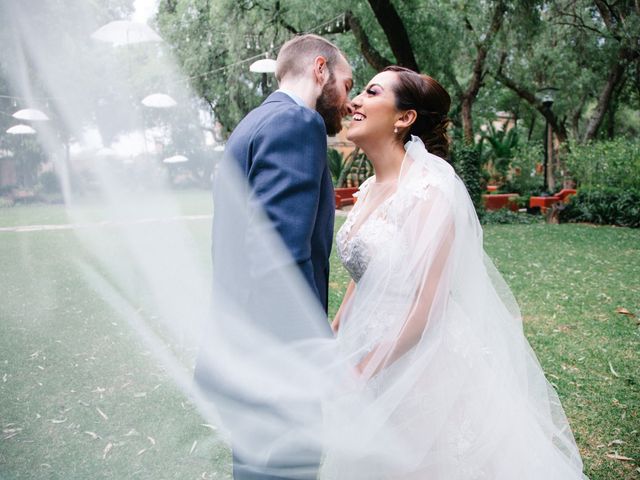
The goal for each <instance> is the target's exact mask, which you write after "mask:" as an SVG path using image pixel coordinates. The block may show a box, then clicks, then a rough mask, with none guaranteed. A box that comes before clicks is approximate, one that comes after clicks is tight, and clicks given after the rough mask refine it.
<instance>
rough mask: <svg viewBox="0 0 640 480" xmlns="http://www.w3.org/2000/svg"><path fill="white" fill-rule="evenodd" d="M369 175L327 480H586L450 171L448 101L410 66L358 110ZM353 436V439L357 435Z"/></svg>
mask: <svg viewBox="0 0 640 480" xmlns="http://www.w3.org/2000/svg"><path fill="white" fill-rule="evenodd" d="M353 107H354V111H355V112H354V115H353V120H352V122H351V125H350V127H349V131H348V138H349V139H350V140H352V141H353V142H354V143H356V145H358V146H359V147H360V148H361V149H362V150H363V151H364V152H365V153H366V155H367V156H368V158H369V159H370V160H371V162H372V164H373V166H374V169H375V176H373V177H371V178H369V179H368V180H367V181H365V182H364V183H363V184H362V186H361V187H360V191H359V193H358V194H357V202H356V204H355V206H354V208H353V210H352V211H351V212H350V214H349V216H348V218H347V220H346V222H345V224H344V225H343V227H342V228H341V230H340V231H339V233H338V235H337V244H338V251H339V255H340V258H341V261H342V262H343V264H344V266H345V267H346V269H347V270H348V271H349V273H350V274H351V276H352V281H351V283H350V285H349V287H348V289H347V292H346V294H345V297H344V300H343V303H342V305H341V307H340V309H339V311H338V313H337V315H336V318H335V319H334V322H333V324H332V328H333V330H334V332H335V333H336V338H337V341H338V344H339V347H340V349H341V351H342V352H343V353H344V354H345V355H346V356H347V357H348V358H349V359H350V361H351V363H352V364H353V365H354V367H355V373H354V375H353V376H354V379H355V381H354V384H353V385H352V386H350V387H349V388H347V389H346V390H345V391H341V392H340V393H337V394H336V396H335V398H333V399H331V400H330V401H328V402H326V405H325V406H324V421H325V425H326V431H327V432H330V435H332V436H334V438H336V439H344V438H346V437H348V436H351V437H353V438H357V443H358V445H357V447H354V448H353V449H349V448H347V447H345V444H347V442H344V441H342V442H341V441H336V442H335V444H336V445H337V446H335V447H332V446H331V445H330V446H329V447H327V448H325V455H324V461H323V465H322V468H321V473H320V477H321V478H323V479H331V478H340V479H349V480H352V479H368V480H370V479H374V478H380V479H382V478H384V479H428V480H455V479H460V480H462V479H464V480H472V479H491V480H500V479H504V480H513V479H519V480H528V479H530V480H552V479H557V480H571V479H576V480H578V479H584V478H586V477H585V476H584V475H583V473H582V461H581V458H580V454H579V452H578V449H577V446H576V444H575V441H574V438H573V435H572V433H571V430H570V427H569V424H568V422H567V419H566V417H565V415H564V412H563V409H562V406H561V404H560V401H559V399H558V396H557V394H556V392H555V391H554V389H553V388H552V387H551V385H550V384H549V383H548V382H547V380H546V379H545V376H544V373H543V370H542V368H541V366H540V365H539V363H538V361H537V359H536V357H535V354H534V353H533V351H532V350H531V348H530V346H529V344H528V343H527V340H526V339H525V337H524V334H523V330H522V319H521V316H520V312H519V310H518V306H517V304H516V302H515V300H514V298H513V296H512V294H511V293H510V291H509V288H508V287H507V285H506V284H505V283H504V281H503V280H502V278H501V276H500V274H499V273H498V272H497V271H496V269H495V268H494V266H493V264H492V263H491V261H490V260H489V258H488V257H487V256H486V255H485V253H484V250H483V245H482V229H481V227H480V224H479V223H478V219H477V216H476V213H475V210H474V208H473V205H472V202H471V200H470V198H469V195H468V193H467V191H466V189H465V187H464V185H463V183H462V182H461V180H460V179H459V178H458V177H457V176H456V174H455V172H454V170H453V168H452V167H451V166H450V165H449V164H448V163H447V162H446V161H445V160H443V158H446V157H447V155H448V145H449V142H448V138H447V132H446V130H447V125H448V122H449V120H448V118H447V113H448V111H449V107H450V98H449V95H448V94H447V92H446V91H445V90H444V88H443V87H442V86H440V84H438V82H437V81H435V80H434V79H433V78H431V77H428V76H426V75H419V74H417V73H415V72H413V71H410V70H407V69H404V68H401V67H389V68H387V69H385V70H384V71H383V72H381V73H379V74H378V75H376V76H375V77H374V78H373V79H372V80H371V82H370V83H369V84H368V85H367V87H366V89H365V91H364V92H363V93H361V94H360V95H358V96H357V97H356V98H355V99H354V100H353ZM353 425H357V426H358V429H359V431H358V432H355V433H354V432H353V431H351V430H350V429H351V428H352V426H353Z"/></svg>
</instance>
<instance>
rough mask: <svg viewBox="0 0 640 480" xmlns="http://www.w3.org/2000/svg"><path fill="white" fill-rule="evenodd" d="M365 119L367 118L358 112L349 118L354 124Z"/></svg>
mask: <svg viewBox="0 0 640 480" xmlns="http://www.w3.org/2000/svg"><path fill="white" fill-rule="evenodd" d="M365 118H367V116H366V115H364V114H363V113H360V112H356V113H354V114H353V116H352V117H351V119H352V121H354V122H361V121H362V120H364V119H365Z"/></svg>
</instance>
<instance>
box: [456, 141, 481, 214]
mask: <svg viewBox="0 0 640 480" xmlns="http://www.w3.org/2000/svg"><path fill="white" fill-rule="evenodd" d="M452 163H453V166H454V168H455V169H456V172H457V173H458V175H459V176H460V178H461V179H462V181H463V182H464V184H465V186H466V187H467V191H468V192H469V196H470V197H471V200H472V201H473V205H474V206H475V207H476V212H478V216H479V217H481V216H482V212H483V210H484V207H483V205H482V192H483V187H482V165H481V159H480V153H479V152H478V150H477V148H476V147H475V146H473V147H471V146H466V145H462V144H458V145H456V146H455V148H454V149H453V152H452Z"/></svg>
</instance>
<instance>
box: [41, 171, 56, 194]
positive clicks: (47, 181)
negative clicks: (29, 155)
mask: <svg viewBox="0 0 640 480" xmlns="http://www.w3.org/2000/svg"><path fill="white" fill-rule="evenodd" d="M38 180H40V185H41V186H42V192H43V193H49V194H51V193H60V192H61V191H62V188H61V187H60V179H59V178H58V176H57V175H56V173H55V172H51V171H49V172H44V173H43V174H42V175H40V177H39V178H38Z"/></svg>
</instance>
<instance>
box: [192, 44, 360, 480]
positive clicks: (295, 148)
mask: <svg viewBox="0 0 640 480" xmlns="http://www.w3.org/2000/svg"><path fill="white" fill-rule="evenodd" d="M276 78H277V80H278V84H279V87H280V88H279V89H278V90H277V91H276V92H274V93H273V94H271V95H270V96H269V97H268V98H267V99H266V100H265V101H264V102H263V103H262V105H260V106H259V107H258V108H256V109H254V110H253V111H251V112H250V113H249V114H248V115H247V116H246V117H245V118H244V119H243V120H242V121H241V122H240V123H239V124H238V125H237V127H236V128H235V130H234V131H233V133H232V134H231V136H230V137H229V140H228V141H227V144H226V148H225V158H224V160H223V161H222V164H221V165H220V170H221V171H222V172H223V173H222V175H219V177H218V178H219V179H220V178H225V174H224V172H225V171H226V172H229V171H230V170H235V171H237V172H239V173H240V176H241V177H243V178H244V181H243V183H246V184H247V186H248V192H247V202H248V203H249V204H251V203H255V204H257V205H258V206H259V208H260V209H261V210H262V211H263V212H264V213H265V214H266V217H267V218H268V221H269V223H270V225H271V226H272V227H273V229H275V231H276V232H277V234H278V235H279V237H280V239H281V240H282V243H283V244H284V246H285V247H286V250H287V251H288V254H289V255H290V257H291V259H292V260H293V262H295V264H296V265H297V267H298V269H299V271H300V272H301V273H302V276H303V277H304V279H305V280H306V283H307V284H308V286H309V288H310V290H311V292H312V294H313V297H315V298H317V300H318V303H319V305H321V307H322V308H323V309H324V310H325V312H326V311H327V306H328V283H329V282H328V281H329V255H330V253H331V245H332V241H333V224H334V212H335V203H334V202H335V200H334V198H335V197H334V190H333V185H332V182H331V174H330V171H329V168H328V165H327V135H335V134H337V133H338V132H339V131H340V129H341V128H342V118H343V117H344V116H346V115H347V114H349V113H350V108H351V107H350V103H349V100H348V95H349V92H350V90H351V88H352V85H353V81H352V75H351V68H350V66H349V64H348V63H347V61H346V59H345V57H344V55H343V54H342V53H341V52H340V51H339V50H338V48H337V47H336V46H335V45H333V44H332V43H330V42H329V41H327V40H325V39H323V38H321V37H319V36H316V35H302V36H298V37H294V38H293V39H291V40H289V41H288V42H287V43H285V44H284V45H283V47H282V48H281V50H280V52H279V54H278V58H277V66H276ZM228 177H229V176H228V175H227V178H228ZM230 188H232V187H229V185H228V184H225V183H224V182H223V181H222V180H218V181H217V182H216V185H215V187H214V226H213V256H214V259H213V261H214V285H216V287H215V288H214V289H215V290H217V292H218V294H222V295H223V296H224V297H225V298H224V301H226V302H229V299H230V298H231V299H232V301H233V302H235V303H236V304H237V305H238V306H239V307H240V309H241V310H242V311H243V312H244V314H246V315H247V316H249V317H250V318H251V319H252V321H254V319H255V323H256V324H257V328H261V329H264V330H265V331H266V332H268V334H269V335H273V336H276V337H278V338H279V339H280V340H281V341H284V342H289V341H294V340H298V339H300V338H301V336H305V335H307V336H308V335H309V330H308V329H307V330H304V332H297V331H296V327H295V325H280V324H278V322H277V319H278V318H279V314H280V313H281V312H278V311H277V308H276V307H279V306H278V305H275V306H274V305H273V304H272V303H273V302H271V303H270V302H269V301H268V300H269V298H270V296H271V297H272V296H274V295H276V296H278V297H279V298H282V297H283V293H282V285H278V282H277V278H278V277H277V275H271V276H265V275H264V274H260V273H256V270H260V267H259V266H257V264H260V263H261V262H262V261H263V260H264V259H261V258H260V255H261V253H260V252H261V250H260V247H259V246H258V247H256V248H255V249H254V248H253V245H252V243H251V242H252V238H254V239H256V238H258V240H257V241H256V242H254V243H255V244H256V245H259V244H260V238H259V237H260V233H259V232H256V230H257V229H259V228H257V227H256V226H255V225H252V224H251V223H252V222H251V221H246V220H244V221H243V218H244V217H246V215H242V214H238V213H237V211H236V209H235V206H234V205H233V201H232V200H230V198H231V197H232V196H233V195H234V193H236V192H232V191H229V189H230ZM239 203H244V202H243V201H240V202H239ZM236 206H237V205H236ZM238 244H240V245H244V247H240V248H238ZM243 248H245V249H246V254H238V252H242V251H243ZM233 252H235V254H234V253H233ZM252 257H253V260H252ZM254 260H255V261H254ZM262 273H264V272H262ZM278 289H280V291H278ZM269 290H270V291H269ZM270 293H272V295H270ZM214 303H215V295H214ZM282 307H283V308H287V306H286V305H285V306H282ZM228 323H229V324H231V323H232V322H231V321H230V322H228ZM322 323H323V324H322V325H318V326H317V334H318V335H319V336H326V337H329V336H330V335H331V331H330V328H329V324H328V322H326V323H325V322H322ZM230 328H232V327H231V325H230ZM205 348H206V347H205ZM248 354H250V352H248ZM211 367H212V368H207V367H206V366H203V365H201V362H200V361H199V364H198V367H197V368H196V381H197V383H198V384H199V385H200V386H201V387H203V390H204V391H205V392H206V391H207V390H209V391H210V392H213V396H214V398H216V399H217V400H218V403H227V406H226V407H224V406H223V407H222V408H221V409H220V408H219V409H220V413H221V415H222V421H223V423H224V424H226V426H227V428H228V429H229V430H230V433H231V441H232V444H233V446H235V447H238V448H235V447H234V448H233V450H234V479H236V480H266V479H285V478H286V479H303V478H304V479H306V478H315V475H316V473H317V467H318V464H319V462H320V456H321V452H318V451H316V450H314V449H310V450H305V449H304V448H300V446H295V447H294V450H287V451H285V452H282V453H280V454H278V455H273V457H272V458H270V459H268V460H266V461H265V462H264V463H262V464H256V463H260V462H257V461H256V460H254V459H253V458H251V452H246V454H245V453H243V451H242V447H244V445H242V443H243V442H242V440H240V438H247V436H250V437H251V438H252V441H253V442H255V441H256V438H258V439H260V440H258V441H259V442H262V443H267V444H268V443H273V444H274V445H275V444H280V443H281V441H282V438H283V435H279V431H278V428H281V427H278V428H276V429H275V432H274V431H269V429H266V430H260V428H259V427H258V425H262V424H265V423H268V421H269V419H270V418H276V417H279V416H281V415H280V413H282V412H283V411H284V409H286V407H283V406H281V405H275V404H269V403H268V402H267V403H264V402H262V401H261V400H258V399H256V398H251V395H246V394H245V393H242V394H238V393H237V391H236V390H234V388H235V387H232V386H229V385H230V384H233V381H231V382H226V381H225V380H223V379H221V378H220V376H217V375H216V374H215V373H212V372H214V371H215V367H214V366H211ZM220 400H221V402H220ZM311 409H312V410H314V409H315V407H314V406H311ZM279 410H280V411H279ZM317 410H318V415H319V414H320V412H319V406H318V408H317ZM239 412H244V413H242V414H239ZM247 415H251V416H253V418H254V419H255V421H250V420H247V419H246V417H247ZM240 417H242V418H240ZM282 428H283V430H286V428H287V427H286V425H283V426H282ZM285 436H286V435H285ZM292 472H293V473H292Z"/></svg>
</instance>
